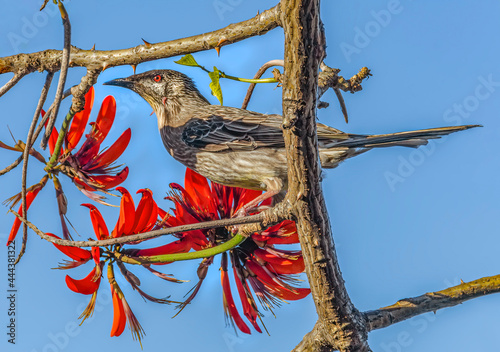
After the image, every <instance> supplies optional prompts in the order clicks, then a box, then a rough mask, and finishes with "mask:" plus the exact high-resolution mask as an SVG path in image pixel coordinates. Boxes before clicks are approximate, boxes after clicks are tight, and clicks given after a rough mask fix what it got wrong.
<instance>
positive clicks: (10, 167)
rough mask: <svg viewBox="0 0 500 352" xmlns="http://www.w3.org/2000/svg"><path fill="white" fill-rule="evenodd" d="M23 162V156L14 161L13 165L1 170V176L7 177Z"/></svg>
mask: <svg viewBox="0 0 500 352" xmlns="http://www.w3.org/2000/svg"><path fill="white" fill-rule="evenodd" d="M21 161H23V156H22V155H21V156H20V157H19V158H17V159H16V160H14V162H13V163H12V164H10V165H9V166H7V167H6V168H4V169H3V170H0V176H2V175H5V174H6V173H7V172H9V171H10V170H12V169H14V168H15V167H16V166H17V165H19V164H21Z"/></svg>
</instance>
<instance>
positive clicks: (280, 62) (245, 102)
mask: <svg viewBox="0 0 500 352" xmlns="http://www.w3.org/2000/svg"><path fill="white" fill-rule="evenodd" d="M284 65H285V62H284V61H283V60H271V61H268V62H266V63H265V64H264V65H262V67H261V68H259V70H258V71H257V73H256V74H255V76H254V77H253V78H254V79H259V78H261V77H262V75H263V74H264V73H265V72H266V71H267V69H268V68H270V67H273V66H284ZM255 84H256V83H251V84H250V85H249V86H248V90H247V95H246V96H245V100H243V104H242V105H241V108H242V109H246V108H247V106H248V103H249V102H250V98H251V97H252V93H253V90H254V89H255Z"/></svg>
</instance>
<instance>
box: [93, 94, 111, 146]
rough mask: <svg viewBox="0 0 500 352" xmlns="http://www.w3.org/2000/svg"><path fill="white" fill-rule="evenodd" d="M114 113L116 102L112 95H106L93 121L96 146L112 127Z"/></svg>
mask: <svg viewBox="0 0 500 352" xmlns="http://www.w3.org/2000/svg"><path fill="white" fill-rule="evenodd" d="M115 113H116V102H115V98H113V96H112V95H108V96H107V97H106V98H104V100H103V101H102V105H101V109H100V110H99V114H98V115H97V119H96V120H95V125H94V129H93V133H92V134H93V135H94V136H95V138H96V141H97V143H98V144H100V143H101V142H102V141H103V140H104V138H106V136H107V135H108V132H109V130H110V129H111V126H113V121H114V120H115Z"/></svg>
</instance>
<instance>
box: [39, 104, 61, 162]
mask: <svg viewBox="0 0 500 352" xmlns="http://www.w3.org/2000/svg"><path fill="white" fill-rule="evenodd" d="M44 116H45V110H43V109H42V117H44ZM48 123H49V120H47V121H45V128H47V124H48ZM58 137H59V133H58V132H57V130H56V128H55V127H52V133H51V134H50V137H49V152H50V155H52V154H53V153H54V148H55V146H56V142H57V138H58ZM61 154H62V150H61Z"/></svg>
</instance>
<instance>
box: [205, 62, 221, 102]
mask: <svg viewBox="0 0 500 352" xmlns="http://www.w3.org/2000/svg"><path fill="white" fill-rule="evenodd" d="M208 76H209V77H210V79H211V80H212V82H210V84H209V86H210V89H211V90H212V95H214V96H215V97H216V98H217V99H218V100H219V101H220V105H223V104H222V89H221V88H220V83H219V78H220V71H219V69H218V68H217V67H215V66H214V72H209V73H208Z"/></svg>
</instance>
